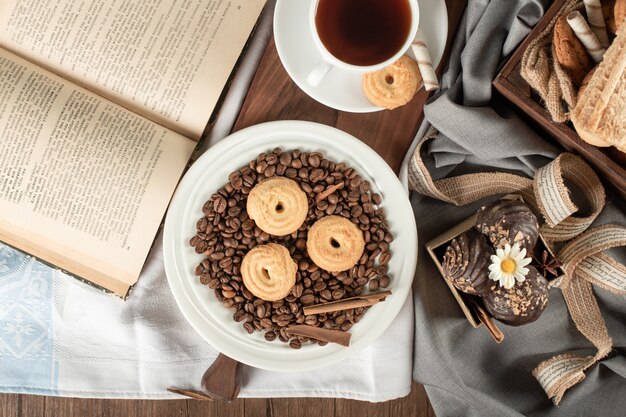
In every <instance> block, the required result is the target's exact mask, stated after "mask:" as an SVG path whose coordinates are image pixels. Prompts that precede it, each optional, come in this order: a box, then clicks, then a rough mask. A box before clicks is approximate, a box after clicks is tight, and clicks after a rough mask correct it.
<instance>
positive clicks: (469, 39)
mask: <svg viewBox="0 0 626 417" xmlns="http://www.w3.org/2000/svg"><path fill="white" fill-rule="evenodd" d="M543 3H544V2H543V1H541V0H516V1H512V0H509V1H506V0H500V1H496V0H492V1H484V0H483V1H480V0H469V5H468V8H467V11H466V15H465V18H464V19H463V21H462V24H461V28H460V32H459V35H458V36H457V39H456V41H455V44H454V47H453V52H452V57H451V59H450V63H449V67H448V69H447V72H446V74H445V76H444V79H443V83H442V92H441V93H439V94H438V95H437V96H436V97H434V98H433V99H432V100H431V101H430V103H429V104H428V105H427V106H426V108H425V114H426V118H427V120H428V121H429V122H430V123H432V124H433V125H434V126H435V127H437V128H438V129H439V130H440V131H441V132H442V135H440V137H439V138H438V139H437V140H435V141H433V142H431V146H429V147H428V149H427V150H426V151H425V155H424V157H425V158H426V160H427V164H429V165H430V166H431V168H432V169H433V170H434V172H435V174H434V176H435V177H438V178H439V177H443V176H446V175H456V174H462V173H467V172H475V171H494V170H499V171H500V170H507V171H510V172H516V173H519V174H522V173H525V174H527V175H532V173H533V172H534V170H535V169H536V168H537V167H540V166H543V165H544V164H546V163H547V162H549V160H550V159H551V158H553V157H554V156H555V155H556V154H558V152H560V150H559V149H558V148H556V147H555V146H553V145H551V144H549V142H547V141H546V140H545V139H543V138H542V137H541V136H540V135H539V134H538V133H536V132H535V131H534V130H533V129H531V128H530V127H529V126H528V125H526V124H525V123H524V122H523V121H522V120H521V119H520V118H518V117H517V116H515V115H514V114H512V113H511V112H510V111H509V110H508V109H507V108H505V107H506V106H507V104H504V103H494V102H493V100H492V86H491V82H492V80H493V78H494V77H495V75H496V74H497V71H498V70H499V68H500V67H501V65H502V63H503V62H504V61H505V59H506V56H507V55H508V54H510V53H511V52H512V51H513V49H514V48H515V46H516V45H517V44H518V43H519V42H520V41H521V40H522V39H523V38H524V37H525V36H526V34H527V33H528V32H529V30H530V28H531V27H532V26H533V25H534V24H535V23H536V22H537V21H538V20H539V18H540V17H541V15H542V14H543V12H544V6H545V5H544V4H543ZM423 131H424V127H423V128H422V129H421V132H423ZM431 172H433V171H431ZM607 191H608V193H609V202H608V204H607V207H606V208H605V210H604V212H603V213H602V214H601V216H600V217H599V218H598V219H597V221H596V224H602V223H607V222H613V223H617V224H621V225H624V226H626V216H624V207H623V202H622V201H620V200H619V199H618V198H617V197H612V196H611V195H610V190H607ZM482 203H484V201H482V202H477V203H475V204H471V205H468V206H466V207H454V206H451V205H448V204H445V203H442V202H440V201H436V200H433V199H430V198H426V197H423V196H419V195H415V193H414V195H412V204H413V207H414V211H415V216H416V219H417V225H418V233H419V239H420V244H421V248H420V253H419V262H418V268H417V274H416V279H415V282H414V300H415V326H416V328H415V358H414V379H415V380H416V381H417V382H419V383H423V384H424V385H425V386H426V391H427V393H428V396H429V398H430V400H431V402H432V405H433V408H434V410H435V413H436V415H437V416H439V417H444V416H499V417H500V416H520V415H531V416H574V415H576V416H595V415H602V416H624V415H626V325H625V323H626V299H625V297H623V296H616V295H613V294H611V293H609V292H607V291H604V290H602V289H599V288H595V293H596V295H597V298H598V302H599V305H600V309H601V311H602V314H603V316H604V318H605V320H606V323H607V326H608V328H609V333H610V334H611V336H612V337H613V342H614V346H615V348H614V353H613V354H612V355H610V357H609V358H608V359H605V360H603V361H602V362H601V363H599V364H598V365H595V366H594V367H593V368H591V369H590V370H589V371H588V372H587V377H586V379H585V380H584V381H583V382H582V383H580V384H578V385H577V386H575V387H574V388H572V389H571V390H570V391H568V392H567V393H566V395H565V397H564V400H563V401H562V403H561V406H559V407H556V406H554V405H552V402H551V401H550V400H548V398H547V397H546V394H545V393H544V391H543V390H542V388H541V386H540V385H539V383H538V382H537V381H536V380H535V379H534V377H533V376H532V375H531V371H532V369H533V368H534V367H535V366H536V365H537V364H538V363H539V362H541V361H543V360H545V359H548V358H550V357H551V356H552V355H554V354H557V353H562V352H565V351H576V352H578V353H582V354H592V353H593V352H594V349H593V346H592V345H591V343H590V342H589V341H587V340H586V339H585V338H584V337H583V336H582V335H581V334H580V333H579V332H578V331H577V330H576V327H575V325H574V323H573V322H572V320H571V318H570V317H569V314H568V312H567V308H566V305H565V302H564V300H563V297H562V294H561V292H560V290H558V289H552V290H550V301H549V305H548V308H547V310H546V311H545V312H544V314H543V315H542V317H541V318H540V319H539V320H538V321H537V322H535V323H532V324H529V325H526V326H522V327H507V326H504V325H500V328H501V329H502V330H503V332H504V334H505V340H504V342H503V343H502V344H500V345H498V344H496V343H495V342H494V341H493V339H492V338H491V336H490V335H489V333H488V332H487V331H486V329H484V328H479V329H474V328H472V327H471V326H470V325H469V323H468V322H467V321H466V319H465V317H464V316H463V314H462V312H461V310H460V308H459V306H458V305H457V303H456V301H455V300H454V298H453V297H452V294H451V293H450V291H449V289H448V287H447V286H446V284H445V282H444V281H443V278H442V277H441V275H440V274H439V273H438V271H437V270H436V269H435V266H434V264H433V262H432V260H431V259H430V257H429V255H428V254H427V252H426V250H425V247H424V244H425V243H426V242H428V241H429V240H431V239H432V238H434V237H436V236H438V235H439V234H441V233H443V232H444V231H446V230H448V229H449V228H451V227H452V226H454V225H456V224H457V223H459V222H460V221H462V220H463V219H465V218H466V217H468V216H469V215H471V214H472V213H473V212H475V211H476V210H477V209H478V208H479V207H480V205H481V204H482ZM611 254H612V255H613V256H615V257H616V258H618V259H620V260H621V261H622V262H624V261H625V260H626V250H624V249H622V248H620V249H618V250H615V251H612V253H611Z"/></svg>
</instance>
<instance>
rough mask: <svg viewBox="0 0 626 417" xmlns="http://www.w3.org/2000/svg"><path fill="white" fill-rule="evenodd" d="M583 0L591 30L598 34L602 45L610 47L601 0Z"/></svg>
mask: <svg viewBox="0 0 626 417" xmlns="http://www.w3.org/2000/svg"><path fill="white" fill-rule="evenodd" d="M583 2H584V3H585V10H586V12H587V19H588V20H589V26H590V27H591V30H592V31H593V33H595V34H596V36H597V38H598V41H600V45H602V47H603V48H608V47H609V35H608V33H607V31H606V23H605V22H604V15H603V14H602V5H601V4H600V0H583Z"/></svg>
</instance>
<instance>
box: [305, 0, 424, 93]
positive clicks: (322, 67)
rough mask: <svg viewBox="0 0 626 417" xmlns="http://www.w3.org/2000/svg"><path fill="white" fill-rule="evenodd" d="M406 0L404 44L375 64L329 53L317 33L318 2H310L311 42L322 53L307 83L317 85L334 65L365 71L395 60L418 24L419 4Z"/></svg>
mask: <svg viewBox="0 0 626 417" xmlns="http://www.w3.org/2000/svg"><path fill="white" fill-rule="evenodd" d="M381 1H384V0H381ZM407 1H408V3H409V5H410V7H411V28H410V30H409V32H408V34H407V37H406V40H405V41H404V44H403V45H402V47H401V48H400V49H399V50H398V52H396V54H395V55H393V56H392V57H391V58H389V59H387V60H385V61H383V62H380V63H378V64H375V65H366V66H364V65H354V64H349V63H347V62H344V61H341V60H340V59H338V58H337V57H335V56H334V55H333V54H331V53H330V52H329V51H328V49H326V47H325V46H324V44H323V43H322V40H321V39H320V37H319V34H318V33H317V25H316V24H315V16H316V14H317V5H318V3H319V0H315V1H313V2H311V9H310V11H309V28H310V30H311V36H312V37H313V43H315V47H316V48H317V50H318V51H319V52H320V54H321V55H322V59H323V61H322V62H321V63H320V64H319V65H318V66H317V67H315V68H314V69H313V70H312V71H311V72H310V73H309V75H308V76H307V83H309V84H310V85H311V86H313V87H315V86H317V85H319V84H320V82H322V80H323V79H324V77H325V76H326V74H328V72H329V71H330V70H331V69H333V68H335V67H337V68H341V69H344V70H347V71H353V72H357V73H366V72H373V71H378V70H380V69H382V68H385V67H387V66H389V65H391V64H392V63H394V62H396V61H397V60H398V59H399V58H400V57H401V56H402V55H404V53H405V52H406V51H407V50H408V49H409V47H410V46H411V43H412V42H413V39H414V38H415V35H416V34H417V29H418V25H419V6H418V4H417V0H407Z"/></svg>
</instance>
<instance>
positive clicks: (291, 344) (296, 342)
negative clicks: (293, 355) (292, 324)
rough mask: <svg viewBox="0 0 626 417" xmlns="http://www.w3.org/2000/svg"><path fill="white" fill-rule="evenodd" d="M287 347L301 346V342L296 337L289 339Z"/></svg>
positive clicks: (297, 347)
mask: <svg viewBox="0 0 626 417" xmlns="http://www.w3.org/2000/svg"><path fill="white" fill-rule="evenodd" d="M289 347H290V348H292V349H300V348H301V347H302V342H300V341H299V340H298V339H291V340H290V341H289Z"/></svg>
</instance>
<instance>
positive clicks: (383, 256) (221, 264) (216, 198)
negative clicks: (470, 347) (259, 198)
mask: <svg viewBox="0 0 626 417" xmlns="http://www.w3.org/2000/svg"><path fill="white" fill-rule="evenodd" d="M273 176H284V177H287V178H291V179H293V180H294V181H296V182H298V184H300V187H301V188H302V190H303V191H304V192H305V193H306V194H307V197H308V201H309V214H308V217H307V219H306V221H305V222H304V224H303V225H302V227H300V229H299V230H298V231H297V232H294V233H292V234H291V235H287V236H271V235H269V234H268V233H265V232H263V231H262V230H261V229H259V228H258V227H257V226H256V225H255V222H254V220H252V219H250V218H249V217H248V213H247V212H246V199H247V196H248V194H249V193H250V190H252V188H254V186H255V185H256V184H257V183H258V182H260V181H262V180H263V179H265V178H270V177H273ZM330 191H332V192H330ZM329 192H330V193H329ZM322 197H325V198H322ZM381 202H382V199H381V196H380V195H379V194H376V193H372V192H371V185H370V183H369V182H368V181H366V180H364V179H363V178H362V177H361V176H360V175H359V174H358V172H357V171H356V170H354V169H353V168H351V167H349V166H347V165H346V164H344V163H335V162H333V161H330V160H328V159H326V158H324V155H323V154H321V153H319V152H312V153H308V152H302V151H300V150H292V151H285V152H283V151H282V150H281V149H279V148H277V149H274V150H273V151H272V152H271V153H261V154H260V155H259V156H258V157H257V158H256V159H254V160H252V161H250V163H249V164H248V165H247V166H244V167H242V168H240V169H239V170H238V171H235V172H233V173H231V174H230V176H229V178H228V183H227V184H226V185H225V186H224V187H222V188H220V189H219V190H218V191H217V192H216V193H215V194H213V195H212V196H211V198H210V199H209V200H208V201H207V202H206V203H205V204H204V206H203V207H202V212H203V213H204V217H202V218H201V219H200V220H198V222H197V224H196V229H197V234H196V235H195V236H194V237H193V238H191V240H190V242H189V243H190V245H191V246H193V247H194V248H195V251H196V252H197V253H202V254H204V255H206V258H205V259H204V260H203V261H202V262H201V263H200V264H199V265H198V266H197V267H196V270H195V273H196V275H197V276H199V277H200V281H201V282H202V283H203V284H205V285H207V286H208V287H209V288H211V289H213V290H214V292H215V296H216V297H217V299H218V300H219V301H220V302H221V303H222V304H223V305H224V306H226V307H228V308H230V309H232V310H233V311H234V314H233V319H234V320H235V321H236V322H241V323H243V327H244V328H245V329H246V331H247V332H248V333H250V334H252V333H253V332H255V331H261V332H264V333H265V339H266V340H268V341H273V340H275V339H276V338H278V339H279V340H281V341H282V342H285V343H289V346H291V347H292V348H294V349H299V348H300V347H301V346H302V344H303V343H306V342H309V341H312V342H316V343H319V344H320V345H324V344H325V342H321V341H315V340H309V339H308V338H305V337H301V336H289V335H288V334H287V333H286V332H285V330H286V328H287V327H288V326H290V325H294V324H307V325H310V326H319V327H323V328H326V329H333V330H343V331H348V330H349V329H350V328H351V327H352V325H353V324H354V323H357V322H358V321H359V320H360V318H361V316H362V315H363V313H364V312H365V311H366V308H356V309H349V310H344V311H338V312H334V313H324V314H316V315H310V316H305V315H304V312H303V310H302V307H303V306H309V305H313V304H319V303H325V302H329V301H335V300H341V299H343V298H349V297H354V296H356V295H359V294H361V293H362V292H363V291H364V290H365V288H366V286H367V287H368V288H369V290H370V291H376V290H378V289H379V288H386V287H387V286H388V285H389V276H388V275H387V265H388V263H389V260H390V258H391V253H390V252H389V244H390V243H391V241H392V240H393V236H392V235H391V233H390V232H389V230H388V225H387V221H386V219H385V214H384V212H383V210H382V208H380V204H381ZM331 214H335V215H339V216H343V217H345V218H348V219H350V220H351V221H352V222H353V223H355V224H357V225H358V226H359V228H360V229H361V230H362V231H363V237H364V239H365V242H366V246H365V251H364V252H363V255H362V256H361V259H360V260H359V262H358V264H357V265H355V266H354V267H353V268H351V269H350V270H348V271H343V272H339V273H330V272H327V271H325V270H322V269H320V268H319V267H318V266H316V265H315V264H314V263H313V262H312V261H311V259H310V258H309V256H308V254H307V251H306V239H307V230H308V229H309V228H310V227H311V226H312V225H313V223H315V221H316V220H318V219H320V218H321V217H324V216H328V215H331ZM269 242H275V243H279V244H282V245H283V246H285V247H286V248H288V249H289V252H290V254H291V257H292V258H293V259H294V261H296V262H297V264H298V272H297V274H296V285H295V286H294V287H293V290H292V291H291V294H289V295H288V296H287V297H285V298H284V299H283V300H279V301H274V302H268V301H264V300H261V299H259V298H257V297H255V296H254V295H252V293H250V291H248V290H247V289H246V287H245V286H244V285H243V282H242V278H241V273H240V265H241V261H242V259H243V257H244V256H245V254H246V253H247V252H248V251H249V250H250V249H252V248H253V247H255V246H256V245H262V244H265V243H269Z"/></svg>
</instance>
